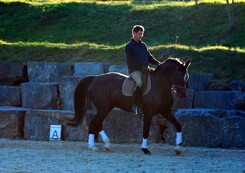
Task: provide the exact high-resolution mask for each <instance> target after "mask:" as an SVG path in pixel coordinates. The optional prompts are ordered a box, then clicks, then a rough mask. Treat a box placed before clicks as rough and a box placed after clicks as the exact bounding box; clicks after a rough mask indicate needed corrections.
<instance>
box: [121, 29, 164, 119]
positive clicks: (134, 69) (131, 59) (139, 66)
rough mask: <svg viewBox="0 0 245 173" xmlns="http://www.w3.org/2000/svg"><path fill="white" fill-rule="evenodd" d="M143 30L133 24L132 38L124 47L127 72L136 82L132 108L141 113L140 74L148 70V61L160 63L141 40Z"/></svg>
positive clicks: (141, 84)
mask: <svg viewBox="0 0 245 173" xmlns="http://www.w3.org/2000/svg"><path fill="white" fill-rule="evenodd" d="M144 31H145V29H144V27H143V26H141V25H135V26H134V27H133V29H132V38H131V39H130V41H129V42H128V43H127V45H126V47H125V53H126V59H127V66H128V72H129V74H130V76H131V78H133V80H134V81H135V82H136V87H135V89H134V94H133V108H132V111H133V112H135V113H136V114H141V113H142V92H143V91H142V88H143V82H142V74H143V73H145V72H147V71H148V65H149V63H151V64H154V65H157V66H158V65H160V62H159V61H158V60H156V59H155V58H154V57H153V56H152V55H151V53H150V52H149V51H148V48H147V46H146V44H145V43H144V42H143V41H142V38H143V35H144Z"/></svg>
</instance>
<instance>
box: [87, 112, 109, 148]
mask: <svg viewBox="0 0 245 173" xmlns="http://www.w3.org/2000/svg"><path fill="white" fill-rule="evenodd" d="M109 112H110V111H103V112H101V111H98V113H97V115H96V116H95V118H94V119H93V120H92V121H91V123H90V126H89V137H88V147H89V149H91V150H98V149H97V148H96V147H95V143H94V134H95V133H97V132H99V134H100V136H101V139H102V140H103V142H104V147H105V148H106V149H109V148H110V140H109V138H108V136H107V135H106V133H105V131H104V130H103V129H102V124H103V121H104V119H105V117H106V116H107V114H108V113H109Z"/></svg>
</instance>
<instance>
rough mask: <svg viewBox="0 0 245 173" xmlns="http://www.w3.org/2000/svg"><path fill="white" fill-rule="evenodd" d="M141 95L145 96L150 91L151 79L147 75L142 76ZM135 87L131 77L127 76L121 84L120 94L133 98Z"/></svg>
mask: <svg viewBox="0 0 245 173" xmlns="http://www.w3.org/2000/svg"><path fill="white" fill-rule="evenodd" d="M142 82H143V87H142V93H143V94H142V95H143V96H144V95H146V94H147V93H148V92H149V91H150V90H151V77H150V75H149V74H146V75H142ZM135 86H136V82H135V81H134V80H133V78H132V77H130V76H128V77H126V79H124V81H123V84H122V93H123V95H124V96H133V93H134V88H135Z"/></svg>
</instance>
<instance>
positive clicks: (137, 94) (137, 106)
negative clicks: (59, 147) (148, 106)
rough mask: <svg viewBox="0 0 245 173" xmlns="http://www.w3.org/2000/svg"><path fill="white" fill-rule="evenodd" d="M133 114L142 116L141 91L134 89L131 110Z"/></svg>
mask: <svg viewBox="0 0 245 173" xmlns="http://www.w3.org/2000/svg"><path fill="white" fill-rule="evenodd" d="M132 111H133V112H134V113H135V114H142V90H141V88H140V87H138V86H137V87H136V89H135V90H134V94H133V110H132Z"/></svg>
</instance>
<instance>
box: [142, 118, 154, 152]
mask: <svg viewBox="0 0 245 173" xmlns="http://www.w3.org/2000/svg"><path fill="white" fill-rule="evenodd" d="M151 121H152V116H151V115H150V116H147V115H146V114H145V115H144V127H143V140H142V143H141V150H142V151H143V152H144V154H148V155H150V154H151V152H150V151H149V150H148V149H147V148H148V146H147V143H148V136H149V132H150V126H151Z"/></svg>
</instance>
